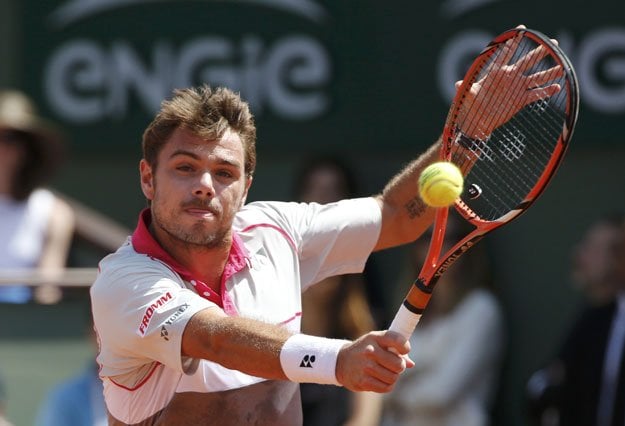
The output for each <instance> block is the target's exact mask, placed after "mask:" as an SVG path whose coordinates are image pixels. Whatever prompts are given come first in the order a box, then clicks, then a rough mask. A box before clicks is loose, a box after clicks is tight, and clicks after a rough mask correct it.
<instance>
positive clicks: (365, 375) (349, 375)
mask: <svg viewBox="0 0 625 426" xmlns="http://www.w3.org/2000/svg"><path fill="white" fill-rule="evenodd" d="M409 352H410V342H408V340H406V339H405V338H404V337H402V336H401V335H400V334H398V333H395V332H392V331H372V332H369V333H367V334H365V335H364V336H362V337H360V338H359V339H357V340H355V341H354V342H352V343H350V344H348V345H345V346H344V347H343V348H342V349H341V351H340V352H339V355H338V358H337V362H336V378H337V380H338V381H339V383H341V384H342V385H343V386H344V387H345V388H347V389H349V390H351V391H372V392H389V391H391V390H392V389H393V387H394V386H395V382H397V379H398V378H399V375H400V374H401V373H402V372H403V371H404V370H405V369H406V368H411V367H413V366H414V363H413V362H412V360H411V359H410V358H409V357H408V353H409Z"/></svg>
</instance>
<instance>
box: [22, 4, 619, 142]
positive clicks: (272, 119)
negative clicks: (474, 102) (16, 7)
mask: <svg viewBox="0 0 625 426" xmlns="http://www.w3.org/2000/svg"><path fill="white" fill-rule="evenodd" d="M585 5H586V4H585V3H584V4H582V2H571V1H567V2H565V1H560V0H558V1H553V2H549V3H547V2H544V1H525V2H513V1H504V0H481V1H475V0H445V1H440V2H439V1H436V2H434V1H432V2H415V1H401V2H400V1H389V2H380V1H375V2H374V1H368V0H367V1H365V0H361V1H314V0H229V1H226V0H222V1H218V0H204V1H182V0H169V1H167V0H97V1H95V0H65V1H56V2H54V1H49V2H39V1H35V0H29V1H24V2H21V8H22V9H21V10H22V12H23V13H22V25H21V28H22V31H23V34H22V36H23V40H24V44H23V49H22V58H21V59H22V60H21V64H22V66H21V73H20V74H21V76H22V77H21V78H22V81H21V85H22V87H23V88H24V90H26V91H27V92H28V93H29V94H31V95H33V96H34V97H35V98H36V99H37V100H38V101H39V103H40V104H41V107H42V109H43V111H44V113H45V114H46V115H48V116H50V117H51V118H54V119H56V120H58V121H59V122H61V123H62V124H63V126H64V127H65V128H66V129H67V130H68V133H69V134H70V135H71V138H72V141H73V145H74V149H77V150H87V151H98V150H108V149H110V148H114V149H121V148H128V149H137V147H138V143H139V140H140V137H141V132H142V130H143V128H144V127H145V126H146V124H147V123H148V122H149V120H150V119H151V117H152V115H153V114H154V112H155V111H156V110H157V109H158V107H159V103H160V101H161V100H162V99H163V98H165V97H167V96H168V95H169V93H170V92H171V90H172V88H176V87H185V86H190V85H197V84H200V83H202V82H208V83H210V84H212V85H226V86H229V87H231V88H233V89H235V90H237V91H240V92H241V94H242V96H243V97H244V98H245V99H246V100H248V101H249V102H250V104H251V106H252V110H253V112H254V114H255V116H256V118H257V123H258V127H259V149H267V150H285V149H299V148H305V149H308V150H310V149H325V148H328V147H336V146H337V144H338V145H341V146H345V148H346V149H359V150H360V149H371V150H373V151H376V150H405V149H407V148H410V149H412V147H414V146H416V147H417V148H420V147H422V146H425V145H427V144H429V143H430V142H431V140H432V139H433V138H435V137H436V136H437V135H438V133H439V132H440V130H441V127H442V125H443V123H444V120H445V114H446V111H447V108H448V105H449V101H450V99H451V97H452V96H453V90H454V86H453V83H454V81H456V80H458V79H460V78H461V76H462V75H463V72H464V70H465V69H466V67H467V65H468V63H469V62H470V60H471V59H472V57H473V56H474V55H475V53H476V52H478V51H479V50H481V49H482V48H483V47H484V46H485V44H486V43H487V42H488V41H489V40H490V39H491V38H492V37H493V36H494V35H495V34H497V33H499V32H502V31H504V30H506V29H508V28H510V27H513V26H515V25H516V24H518V23H524V24H526V25H527V26H528V27H532V28H535V29H538V30H540V31H542V32H545V33H547V34H549V35H550V36H553V37H556V38H558V40H559V41H560V44H561V45H562V46H563V48H564V50H565V51H566V52H567V53H568V54H569V55H570V57H571V59H572V61H573V63H574V64H575V66H576V69H577V72H578V76H579V80H580V83H581V93H582V107H581V108H582V112H581V119H580V123H579V127H578V134H577V135H576V140H575V142H576V144H578V143H579V144H580V145H587V146H596V145H597V144H599V145H602V144H616V143H620V141H621V139H622V136H621V135H622V134H624V133H625V120H624V118H625V21H624V20H623V17H624V16H625V5H624V4H623V3H621V2H608V1H606V0H598V1H597V2H594V3H593V7H592V8H589V7H586V6H585ZM583 6H584V7H583Z"/></svg>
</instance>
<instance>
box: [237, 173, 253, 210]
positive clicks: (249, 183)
mask: <svg viewBox="0 0 625 426" xmlns="http://www.w3.org/2000/svg"><path fill="white" fill-rule="evenodd" d="M252 179H253V178H252V176H248V177H246V178H245V189H244V190H243V197H242V198H241V204H240V205H239V208H241V207H243V206H244V205H245V200H246V198H247V193H248V191H249V190H250V186H252Z"/></svg>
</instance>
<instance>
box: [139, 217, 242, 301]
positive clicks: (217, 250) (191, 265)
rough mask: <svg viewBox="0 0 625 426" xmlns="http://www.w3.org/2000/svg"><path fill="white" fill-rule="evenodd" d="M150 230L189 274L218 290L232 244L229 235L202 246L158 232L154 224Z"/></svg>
mask: <svg viewBox="0 0 625 426" xmlns="http://www.w3.org/2000/svg"><path fill="white" fill-rule="evenodd" d="M150 232H151V233H152V235H153V236H154V237H155V238H156V240H157V241H158V243H159V244H160V245H161V247H163V249H165V251H167V253H169V255H170V256H171V257H172V258H173V259H175V260H176V262H177V263H178V264H180V265H181V266H182V267H183V268H184V269H185V270H186V271H187V272H189V273H190V274H191V276H193V277H194V278H195V279H198V280H200V281H202V282H203V283H205V284H206V285H208V286H209V287H210V288H212V289H213V290H215V291H216V292H219V291H220V287H221V276H222V275H223V271H224V268H225V266H226V262H227V261H228V256H229V254H230V248H231V246H232V237H231V235H227V236H226V237H225V238H224V240H223V241H222V242H221V243H219V244H215V245H211V246H202V245H197V244H189V243H187V242H184V241H180V240H177V239H175V238H172V237H171V236H170V235H168V234H167V233H165V232H159V230H157V229H156V227H154V226H151V227H150Z"/></svg>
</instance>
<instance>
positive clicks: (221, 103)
mask: <svg viewBox="0 0 625 426" xmlns="http://www.w3.org/2000/svg"><path fill="white" fill-rule="evenodd" d="M173 95H174V96H173V98H172V99H170V100H166V101H163V102H162V103H161V110H160V111H159V113H158V114H157V115H156V117H155V118H154V120H152V122H151V123H150V124H149V126H148V127H147V129H145V132H143V158H145V160H146V161H147V162H148V164H150V166H152V167H153V168H154V167H156V165H157V158H158V154H159V153H160V152H161V149H162V148H163V146H164V145H165V143H167V141H168V140H169V138H170V136H171V134H172V133H173V132H174V131H175V130H176V129H177V128H179V127H184V128H185V129H188V130H190V131H191V132H193V133H194V134H196V135H198V136H200V137H202V138H204V139H206V140H217V139H220V138H221V137H222V136H223V135H224V133H225V132H226V131H227V130H228V129H230V130H232V131H234V132H236V133H237V134H238V135H239V137H240V138H241V141H242V142H243V149H244V151H245V174H246V175H247V176H248V177H249V176H252V175H253V174H254V170H255V169H256V126H255V124H254V117H253V116H252V113H251V112H250V109H249V106H248V104H247V102H245V101H243V100H242V99H241V97H240V96H239V95H238V94H236V93H234V92H233V91H231V90H229V89H226V88H223V87H220V88H217V89H214V90H213V89H212V88H211V87H210V86H208V85H206V84H205V85H202V86H200V87H197V88H187V89H178V90H175V91H174V94H173Z"/></svg>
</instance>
